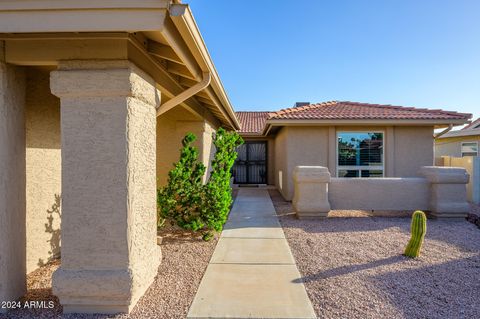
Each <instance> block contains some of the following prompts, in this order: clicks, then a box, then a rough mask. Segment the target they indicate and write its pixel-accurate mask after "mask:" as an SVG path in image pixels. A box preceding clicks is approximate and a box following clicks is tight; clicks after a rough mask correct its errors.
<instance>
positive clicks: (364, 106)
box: [236, 101, 479, 134]
mask: <svg viewBox="0 0 480 319" xmlns="http://www.w3.org/2000/svg"><path fill="white" fill-rule="evenodd" d="M236 115H237V117H238V120H239V122H240V126H241V129H240V130H239V131H238V132H239V133H245V134H261V133H262V131H263V129H264V128H265V123H266V121H267V120H359V121H362V120H446V121H447V122H446V123H448V121H449V120H465V121H466V120H468V119H469V118H470V117H471V116H472V115H471V114H467V113H458V112H453V111H443V110H432V109H423V108H415V107H404V106H393V105H381V104H369V103H358V102H349V101H330V102H323V103H317V104H310V105H305V106H298V107H291V108H287V109H282V110H280V111H276V112H236ZM477 121H479V120H477Z"/></svg>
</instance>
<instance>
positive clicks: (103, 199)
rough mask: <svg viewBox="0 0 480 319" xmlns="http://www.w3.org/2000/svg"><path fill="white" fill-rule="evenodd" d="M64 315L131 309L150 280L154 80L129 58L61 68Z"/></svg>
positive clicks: (59, 278)
mask: <svg viewBox="0 0 480 319" xmlns="http://www.w3.org/2000/svg"><path fill="white" fill-rule="evenodd" d="M51 90H52V93H53V94H55V95H56V96H58V97H59V98H60V100H61V135H62V248H61V254H62V262H61V267H60V268H59V269H58V270H57V271H56V272H55V273H54V276H53V292H54V294H55V295H57V296H58V297H59V298H60V302H61V304H62V305H63V309H64V312H65V313H77V312H79V313H118V312H129V311H130V310H131V309H132V308H133V307H134V306H135V304H136V302H137V301H138V299H139V298H140V297H141V296H142V295H143V293H144V292H145V290H146V289H147V288H148V287H149V286H150V284H151V283H152V282H153V279H154V277H155V275H156V274H157V268H158V265H159V263H160V254H159V250H158V246H157V245H156V176H155V175H156V174H155V156H156V147H155V137H156V133H155V123H156V111H155V107H156V106H157V105H158V104H159V102H160V101H159V99H160V92H159V91H158V90H157V89H156V88H155V83H154V81H153V80H152V79H151V78H150V77H149V76H148V75H146V74H145V73H144V72H142V71H141V70H140V69H138V68H136V67H135V66H134V65H133V64H131V63H129V62H128V61H111V62H108V61H107V62H87V61H72V62H65V63H61V64H60V66H59V69H58V71H53V72H52V73H51Z"/></svg>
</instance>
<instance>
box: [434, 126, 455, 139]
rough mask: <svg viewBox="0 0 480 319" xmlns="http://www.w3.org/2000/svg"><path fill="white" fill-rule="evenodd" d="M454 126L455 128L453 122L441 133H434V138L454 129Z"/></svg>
mask: <svg viewBox="0 0 480 319" xmlns="http://www.w3.org/2000/svg"><path fill="white" fill-rule="evenodd" d="M452 128H453V124H449V125H448V127H447V128H446V129H444V130H443V131H441V132H440V133H438V134H433V138H439V137H440V136H442V135H443V134H446V133H448V132H450V131H451V130H452Z"/></svg>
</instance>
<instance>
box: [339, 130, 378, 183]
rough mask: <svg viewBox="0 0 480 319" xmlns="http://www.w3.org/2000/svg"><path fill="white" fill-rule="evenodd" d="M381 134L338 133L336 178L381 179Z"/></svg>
mask: <svg viewBox="0 0 480 319" xmlns="http://www.w3.org/2000/svg"><path fill="white" fill-rule="evenodd" d="M383 158H384V156H383V132H339V133H338V147H337V176H338V177H383V167H384V163H383Z"/></svg>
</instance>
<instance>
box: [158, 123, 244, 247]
mask: <svg viewBox="0 0 480 319" xmlns="http://www.w3.org/2000/svg"><path fill="white" fill-rule="evenodd" d="M195 139H196V137H195V135H193V134H192V133H189V134H187V136H185V138H184V139H183V141H182V143H183V148H182V149H181V154H180V160H179V161H178V163H176V164H175V166H174V168H173V169H172V170H171V171H170V172H169V173H168V182H167V185H166V186H165V187H163V188H161V189H159V190H158V195H157V202H158V206H159V216H158V220H159V223H160V221H161V220H162V219H171V220H173V221H175V222H176V223H177V225H179V226H180V227H182V228H185V229H189V230H193V231H202V232H203V239H204V240H210V239H211V238H212V237H213V234H212V233H211V232H212V231H221V230H222V228H223V225H224V224H225V222H226V220H227V217H228V212H229V209H230V205H231V203H232V195H231V188H230V178H231V173H230V171H231V168H232V166H233V163H234V161H235V159H236V157H237V153H236V148H237V147H238V146H239V145H240V144H242V143H243V140H242V138H241V137H240V136H239V135H238V134H237V133H236V132H227V131H225V130H224V129H222V128H220V129H219V130H218V131H217V132H216V134H214V136H213V144H214V145H215V149H216V151H215V156H214V159H213V161H212V171H211V174H210V177H209V179H208V182H207V183H206V184H205V185H203V183H202V177H203V176H204V174H205V166H204V165H203V164H202V163H201V162H199V161H198V150H197V149H196V148H195V147H193V146H192V145H191V144H192V143H193V142H194V141H195Z"/></svg>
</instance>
